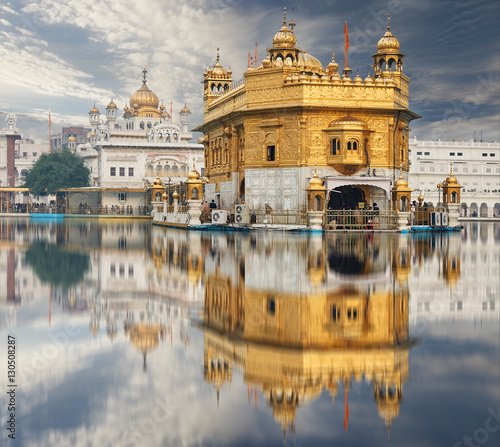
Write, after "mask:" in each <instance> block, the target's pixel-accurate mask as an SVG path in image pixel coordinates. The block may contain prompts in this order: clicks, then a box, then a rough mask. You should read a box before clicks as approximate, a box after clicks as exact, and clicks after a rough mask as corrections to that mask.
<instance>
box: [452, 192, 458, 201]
mask: <svg viewBox="0 0 500 447" xmlns="http://www.w3.org/2000/svg"><path fill="white" fill-rule="evenodd" d="M457 198H458V196H457V193H456V192H455V191H453V192H452V193H451V203H457Z"/></svg>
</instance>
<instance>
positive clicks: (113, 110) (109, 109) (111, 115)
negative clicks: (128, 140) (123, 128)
mask: <svg viewBox="0 0 500 447" xmlns="http://www.w3.org/2000/svg"><path fill="white" fill-rule="evenodd" d="M117 112H118V107H117V105H116V104H115V103H114V102H113V98H111V102H110V103H109V104H108V105H107V106H106V118H107V119H108V123H109V127H110V129H113V128H114V123H115V121H116V118H117Z"/></svg>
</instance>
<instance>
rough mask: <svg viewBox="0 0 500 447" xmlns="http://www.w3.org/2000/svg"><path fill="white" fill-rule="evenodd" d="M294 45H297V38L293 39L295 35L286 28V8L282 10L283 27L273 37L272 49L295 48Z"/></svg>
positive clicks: (291, 30)
mask: <svg viewBox="0 0 500 447" xmlns="http://www.w3.org/2000/svg"><path fill="white" fill-rule="evenodd" d="M292 23H293V22H292ZM294 25H295V24H294ZM296 43H297V38H296V37H295V34H294V33H293V28H292V29H288V27H287V26H286V8H284V17H283V25H282V26H281V28H280V29H279V30H278V32H277V33H276V34H275V35H274V39H273V47H274V48H295V44H296Z"/></svg>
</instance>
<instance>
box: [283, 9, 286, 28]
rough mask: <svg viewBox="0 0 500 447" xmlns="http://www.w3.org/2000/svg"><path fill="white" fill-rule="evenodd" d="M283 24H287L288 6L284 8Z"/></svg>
mask: <svg viewBox="0 0 500 447" xmlns="http://www.w3.org/2000/svg"><path fill="white" fill-rule="evenodd" d="M283 25H285V26H286V6H285V7H284V8H283Z"/></svg>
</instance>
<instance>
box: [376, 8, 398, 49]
mask: <svg viewBox="0 0 500 447" xmlns="http://www.w3.org/2000/svg"><path fill="white" fill-rule="evenodd" d="M389 19H390V16H389V15H387V31H386V32H385V34H384V35H383V36H382V39H380V40H379V41H378V44H377V50H378V52H379V53H399V41H398V39H396V38H395V37H394V36H393V35H392V33H391V26H390V24H389Z"/></svg>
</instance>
